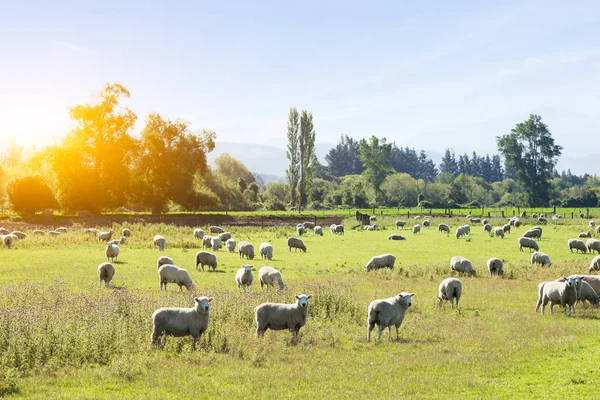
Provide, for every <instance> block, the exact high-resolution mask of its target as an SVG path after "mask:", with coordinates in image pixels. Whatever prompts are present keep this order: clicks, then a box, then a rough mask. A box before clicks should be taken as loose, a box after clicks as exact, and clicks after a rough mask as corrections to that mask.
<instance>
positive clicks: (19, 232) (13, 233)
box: [11, 231, 27, 240]
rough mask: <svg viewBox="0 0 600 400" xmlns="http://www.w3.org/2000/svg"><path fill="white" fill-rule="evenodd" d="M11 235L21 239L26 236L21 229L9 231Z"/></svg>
mask: <svg viewBox="0 0 600 400" xmlns="http://www.w3.org/2000/svg"><path fill="white" fill-rule="evenodd" d="M11 235H13V236H16V237H17V238H19V239H21V240H23V239H25V238H26V237H27V235H26V234H25V233H23V232H21V231H13V232H11Z"/></svg>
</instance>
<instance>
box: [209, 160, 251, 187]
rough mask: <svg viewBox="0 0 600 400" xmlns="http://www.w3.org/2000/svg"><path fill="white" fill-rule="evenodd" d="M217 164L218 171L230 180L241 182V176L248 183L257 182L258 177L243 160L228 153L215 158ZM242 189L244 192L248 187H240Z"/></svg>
mask: <svg viewBox="0 0 600 400" xmlns="http://www.w3.org/2000/svg"><path fill="white" fill-rule="evenodd" d="M215 165H216V167H217V169H216V173H217V174H221V175H224V176H225V177H227V178H228V179H229V180H232V181H238V182H239V179H240V178H241V179H243V180H244V182H245V183H246V184H247V185H249V184H251V183H252V182H256V178H255V177H254V175H252V172H250V171H249V170H248V168H247V167H246V166H245V165H244V164H242V162H241V161H239V160H238V159H236V158H234V157H232V156H230V155H229V154H227V153H223V154H221V155H219V156H218V157H217V158H216V159H215ZM240 190H241V191H242V192H243V191H244V190H246V188H245V187H244V189H242V188H241V187H240Z"/></svg>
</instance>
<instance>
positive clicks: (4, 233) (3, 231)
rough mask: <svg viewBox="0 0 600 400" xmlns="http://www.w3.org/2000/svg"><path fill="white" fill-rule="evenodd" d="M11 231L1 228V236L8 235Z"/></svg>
mask: <svg viewBox="0 0 600 400" xmlns="http://www.w3.org/2000/svg"><path fill="white" fill-rule="evenodd" d="M9 233H10V231H9V230H8V229H6V228H0V235H8V234H9Z"/></svg>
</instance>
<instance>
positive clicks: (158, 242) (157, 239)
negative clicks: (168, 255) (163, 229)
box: [152, 235, 167, 251]
mask: <svg viewBox="0 0 600 400" xmlns="http://www.w3.org/2000/svg"><path fill="white" fill-rule="evenodd" d="M152 244H153V247H155V248H156V247H157V246H158V250H159V251H165V245H166V244H167V239H165V238H164V237H163V236H161V235H156V236H154V239H152Z"/></svg>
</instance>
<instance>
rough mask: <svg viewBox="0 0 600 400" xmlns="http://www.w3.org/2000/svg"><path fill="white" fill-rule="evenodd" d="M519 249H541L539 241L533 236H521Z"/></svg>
mask: <svg viewBox="0 0 600 400" xmlns="http://www.w3.org/2000/svg"><path fill="white" fill-rule="evenodd" d="M518 242H519V251H523V247H525V248H529V249H533V250H534V251H539V250H540V246H539V245H538V244H537V242H536V241H535V240H533V239H531V238H527V237H520V238H519V240H518Z"/></svg>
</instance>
